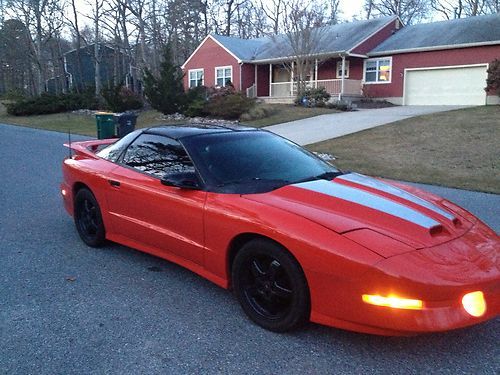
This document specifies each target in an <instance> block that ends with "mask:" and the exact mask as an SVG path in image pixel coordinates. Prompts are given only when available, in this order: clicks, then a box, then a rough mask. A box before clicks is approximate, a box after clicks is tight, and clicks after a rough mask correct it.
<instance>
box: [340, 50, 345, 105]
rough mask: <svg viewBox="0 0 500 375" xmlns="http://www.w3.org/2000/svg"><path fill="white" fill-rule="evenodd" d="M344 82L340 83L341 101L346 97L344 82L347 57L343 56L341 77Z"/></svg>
mask: <svg viewBox="0 0 500 375" xmlns="http://www.w3.org/2000/svg"><path fill="white" fill-rule="evenodd" d="M340 77H341V78H342V81H341V83H340V93H339V100H342V96H343V95H344V80H345V55H342V75H341V76H340Z"/></svg>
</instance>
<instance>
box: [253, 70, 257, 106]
mask: <svg viewBox="0 0 500 375" xmlns="http://www.w3.org/2000/svg"><path fill="white" fill-rule="evenodd" d="M254 67H255V78H254V85H255V95H254V97H255V98H256V97H257V64H255V65H254Z"/></svg>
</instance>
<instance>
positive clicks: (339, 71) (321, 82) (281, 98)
mask: <svg viewBox="0 0 500 375" xmlns="http://www.w3.org/2000/svg"><path fill="white" fill-rule="evenodd" d="M357 60H358V61H357ZM362 64H363V62H362V60H361V59H355V58H351V59H350V60H346V59H345V57H342V58H341V59H329V60H326V61H323V62H321V63H320V62H319V61H318V60H315V61H314V64H311V65H312V68H311V71H310V73H309V74H307V76H306V87H307V88H320V87H324V88H325V90H326V92H328V93H329V94H330V95H331V96H332V98H334V99H337V100H341V99H343V98H346V97H348V98H357V97H361V96H362V87H363V81H362ZM254 68H255V72H254V74H255V77H254V83H253V84H252V85H251V86H250V87H248V88H247V89H246V95H247V96H248V97H250V98H260V99H263V100H265V101H267V102H272V103H291V102H293V100H294V99H295V97H296V96H297V86H298V84H297V73H296V70H295V68H294V64H293V62H292V63H289V64H285V63H279V64H266V65H255V67H254Z"/></svg>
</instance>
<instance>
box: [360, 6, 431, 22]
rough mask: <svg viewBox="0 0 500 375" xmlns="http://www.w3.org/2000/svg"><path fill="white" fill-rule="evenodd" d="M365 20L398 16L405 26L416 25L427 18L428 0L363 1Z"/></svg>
mask: <svg viewBox="0 0 500 375" xmlns="http://www.w3.org/2000/svg"><path fill="white" fill-rule="evenodd" d="M365 11H366V13H367V18H371V17H378V16H398V17H399V18H400V19H401V21H403V23H404V24H405V25H410V24H412V23H418V22H420V21H422V20H423V19H425V18H427V17H428V16H429V1H428V0H365Z"/></svg>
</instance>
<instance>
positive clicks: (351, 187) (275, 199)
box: [243, 173, 476, 257]
mask: <svg viewBox="0 0 500 375" xmlns="http://www.w3.org/2000/svg"><path fill="white" fill-rule="evenodd" d="M243 197H244V198H245V199H249V200H253V201H257V202H260V203H262V204H266V205H270V206H273V207H276V208H280V209H282V210H285V211H288V212H291V213H294V214H296V215H298V216H301V217H303V218H306V219H308V220H311V221H313V222H315V223H317V224H319V225H322V226H324V227H326V228H329V229H331V230H333V231H335V232H337V233H341V234H344V235H345V236H346V237H349V238H350V239H352V240H353V241H355V242H358V243H361V244H363V245H365V246H366V243H367V241H368V242H370V241H376V242H381V243H382V242H384V239H387V240H388V241H389V242H390V241H391V240H390V239H393V240H396V241H397V242H398V243H401V244H405V246H400V247H399V248H398V247H397V246H392V245H391V243H389V244H388V246H389V247H390V248H391V249H390V250H388V251H387V252H386V253H385V254H382V255H383V256H386V257H387V256H392V255H397V253H403V252H407V251H411V250H414V249H419V248H423V247H429V246H436V245H438V244H441V243H444V242H447V241H451V240H452V239H454V238H457V237H459V236H461V235H463V234H464V233H466V232H467V230H469V229H470V228H471V227H472V225H473V224H474V222H475V221H476V219H475V218H474V217H473V216H472V215H467V216H466V215H464V212H466V211H462V210H460V209H458V208H457V209H456V210H454V209H452V207H453V206H452V205H451V204H447V205H446V206H445V205H444V204H443V200H442V199H441V198H439V197H436V196H433V195H431V194H428V193H425V192H422V191H419V190H417V189H414V188H410V187H405V186H402V185H399V184H397V186H396V183H391V182H388V181H385V180H381V179H376V178H372V177H368V176H364V175H361V174H357V173H347V174H343V175H341V176H338V177H336V178H335V179H333V180H332V181H327V180H314V181H308V182H302V183H296V184H292V185H287V186H285V187H283V188H280V189H277V190H274V191H272V192H269V193H265V194H251V195H244V196H243ZM396 241H392V242H393V243H394V242H396ZM385 242H387V241H385ZM368 247H369V246H368Z"/></svg>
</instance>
